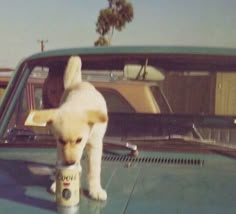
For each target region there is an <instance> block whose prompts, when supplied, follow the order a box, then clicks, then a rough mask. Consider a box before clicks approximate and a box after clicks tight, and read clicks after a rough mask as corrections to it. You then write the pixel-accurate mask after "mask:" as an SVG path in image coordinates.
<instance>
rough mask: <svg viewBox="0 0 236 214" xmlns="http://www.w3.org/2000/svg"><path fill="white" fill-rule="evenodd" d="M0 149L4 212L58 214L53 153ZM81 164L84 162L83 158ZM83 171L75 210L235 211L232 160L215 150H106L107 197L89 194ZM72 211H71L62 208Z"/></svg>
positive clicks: (0, 198)
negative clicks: (133, 154)
mask: <svg viewBox="0 0 236 214" xmlns="http://www.w3.org/2000/svg"><path fill="white" fill-rule="evenodd" d="M5 151H6V152H5V153H2V151H1V161H0V186H1V193H0V207H1V210H2V211H4V212H5V213H14V212H16V211H17V212H18V213H34V212H36V211H37V213H56V212H58V210H57V207H56V204H55V197H54V196H53V195H52V194H50V193H48V191H47V187H49V186H50V183H51V181H50V175H51V172H52V170H53V168H54V167H53V162H52V161H54V159H55V155H54V153H51V152H47V150H45V151H43V150H42V151H41V152H39V151H34V152H32V151H31V152H30V151H28V152H25V151H24V152H17V153H16V152H15V153H12V152H8V151H7V150H5ZM83 164H84V163H83ZM85 175H86V170H83V173H82V180H81V198H80V203H79V206H78V207H77V208H78V209H77V210H76V213H214V214H215V213H236V205H235V200H236V185H235V180H236V161H235V160H234V159H232V158H227V157H223V156H219V155H213V154H211V155H208V154H205V155H203V154H201V155H200V154H182V153H178V154H175V153H156V152H151V153H149V152H145V153H141V154H140V155H139V156H138V157H137V158H131V157H130V156H125V155H121V156H120V155H116V154H106V155H104V157H103V163H102V185H103V187H104V188H105V189H106V191H107V194H108V199H107V201H106V202H99V201H95V200H92V199H90V198H89V197H88V195H87V191H86V181H85V177H86V176H85ZM59 212H61V213H72V210H60V211H59Z"/></svg>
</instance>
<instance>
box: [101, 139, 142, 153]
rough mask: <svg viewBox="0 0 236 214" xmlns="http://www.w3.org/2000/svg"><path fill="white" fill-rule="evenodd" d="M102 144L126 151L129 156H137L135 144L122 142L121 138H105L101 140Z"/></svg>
mask: <svg viewBox="0 0 236 214" xmlns="http://www.w3.org/2000/svg"><path fill="white" fill-rule="evenodd" d="M103 143H104V145H105V146H110V147H115V148H119V149H126V150H129V151H130V154H131V155H132V156H138V153H139V152H138V146H137V145H135V144H132V143H130V142H128V141H126V140H125V141H124V140H123V139H121V138H117V137H105V138H104V140H103Z"/></svg>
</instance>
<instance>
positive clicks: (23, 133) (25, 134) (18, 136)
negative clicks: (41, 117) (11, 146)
mask: <svg viewBox="0 0 236 214" xmlns="http://www.w3.org/2000/svg"><path fill="white" fill-rule="evenodd" d="M2 140H3V142H4V143H17V142H24V143H32V142H33V141H44V142H45V140H53V137H52V135H51V134H36V133H35V132H34V131H33V130H30V129H23V128H16V127H14V128H11V129H8V130H7V134H6V137H5V138H4V139H2Z"/></svg>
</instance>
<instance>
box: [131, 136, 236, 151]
mask: <svg viewBox="0 0 236 214" xmlns="http://www.w3.org/2000/svg"><path fill="white" fill-rule="evenodd" d="M127 140H129V141H131V142H132V141H136V142H137V141H149V142H150V141H155V142H156V143H158V142H165V141H167V142H170V141H176V140H181V141H183V142H184V143H188V144H191V145H204V146H206V147H208V148H209V149H213V150H214V149H216V150H220V151H235V152H236V145H233V144H226V143H223V142H217V141H215V140H210V139H204V138H195V137H191V136H186V135H164V136H144V137H143V136H142V137H128V138H127Z"/></svg>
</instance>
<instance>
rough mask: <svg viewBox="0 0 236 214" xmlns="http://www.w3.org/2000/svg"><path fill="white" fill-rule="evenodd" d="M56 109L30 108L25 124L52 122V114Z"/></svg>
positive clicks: (33, 124) (44, 124) (35, 124)
mask: <svg viewBox="0 0 236 214" xmlns="http://www.w3.org/2000/svg"><path fill="white" fill-rule="evenodd" d="M56 111H57V110H56V109H47V110H32V111H31V112H30V113H29V115H28V117H27V119H26V121H25V125H26V126H46V125H49V124H51V123H52V119H53V116H54V115H55V113H56Z"/></svg>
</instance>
